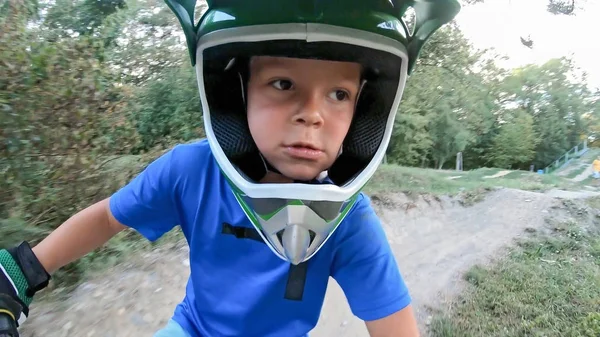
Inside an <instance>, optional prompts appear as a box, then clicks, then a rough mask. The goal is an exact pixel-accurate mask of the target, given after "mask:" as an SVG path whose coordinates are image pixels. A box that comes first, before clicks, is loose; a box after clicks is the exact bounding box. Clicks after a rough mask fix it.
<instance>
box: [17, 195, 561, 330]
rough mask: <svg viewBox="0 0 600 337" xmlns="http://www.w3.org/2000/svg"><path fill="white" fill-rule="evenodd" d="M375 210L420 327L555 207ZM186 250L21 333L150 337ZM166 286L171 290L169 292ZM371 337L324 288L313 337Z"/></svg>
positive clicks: (91, 289)
mask: <svg viewBox="0 0 600 337" xmlns="http://www.w3.org/2000/svg"><path fill="white" fill-rule="evenodd" d="M372 201H373V205H374V207H375V209H376V211H377V213H378V214H379V215H380V217H381V220H382V223H383V226H384V229H385V231H386V233H387V235H388V239H389V242H390V244H391V245H392V248H393V250H394V253H395V255H396V259H397V261H398V263H399V265H400V267H401V270H402V274H403V276H404V278H405V280H406V283H407V285H408V287H409V289H410V291H411V295H412V297H413V300H414V304H415V309H416V311H417V314H418V318H419V320H420V322H421V323H422V324H423V326H424V325H425V323H426V321H427V318H428V315H429V314H428V310H427V307H429V306H437V305H439V304H440V303H442V302H443V301H444V299H445V298H447V297H448V296H452V295H454V294H456V293H457V292H458V291H459V290H460V286H461V281H460V276H461V274H462V273H463V272H464V271H466V270H467V269H468V268H469V267H470V266H472V265H473V264H475V263H480V262H485V261H486V260H488V259H489V258H490V257H492V256H493V255H494V254H496V253H498V250H499V249H500V248H501V247H502V246H504V245H506V244H510V242H511V240H512V238H514V237H517V236H519V235H521V234H522V233H524V229H525V228H527V227H532V228H537V227H540V226H542V225H543V224H544V222H545V218H546V216H547V215H548V213H549V212H550V210H552V209H553V208H556V206H559V204H560V201H559V200H558V199H555V198H553V197H552V196H549V195H544V194H540V193H533V192H525V191H520V190H512V189H500V190H496V191H491V192H489V193H487V194H486V195H485V196H483V200H482V201H480V202H477V203H475V204H474V205H472V206H469V207H465V206H464V204H465V203H464V202H463V200H462V199H461V197H460V196H459V197H456V198H450V197H434V196H427V195H418V196H417V195H412V196H411V195H405V194H397V193H396V194H384V195H373V196H372ZM188 268H189V262H188V260H187V248H186V247H184V246H183V245H179V246H174V247H162V248H161V250H159V251H154V252H152V253H150V254H146V255H144V256H138V257H132V259H131V262H128V263H127V264H123V265H121V266H119V267H118V268H115V269H114V270H112V271H111V272H110V273H104V274H105V275H106V276H105V277H101V278H97V279H94V280H90V281H88V282H86V283H84V284H83V285H82V286H80V287H79V289H78V290H77V291H76V292H75V294H74V295H73V296H72V298H70V299H69V300H68V301H65V302H63V303H59V304H56V303H37V304H36V305H35V306H34V309H33V310H34V311H33V312H34V314H33V316H32V318H30V320H29V321H28V322H27V323H26V324H25V326H24V329H23V332H22V335H23V336H25V337H27V336H46V337H54V336H88V337H92V336H101V337H109V336H123V337H129V336H152V334H153V333H154V332H155V331H156V330H157V329H159V328H160V327H162V326H163V325H164V324H165V322H166V321H167V320H168V318H170V316H171V314H172V312H173V309H174V307H175V305H176V304H177V303H178V302H179V301H180V300H181V299H182V297H183V294H184V289H185V283H186V280H187V276H188V273H189V271H188ZM165 285H170V286H169V287H167V286H165ZM336 335H337V336H344V337H358V336H368V333H367V330H366V328H365V326H364V324H363V323H362V322H361V321H360V320H358V319H357V318H356V317H354V316H353V315H352V313H351V312H350V309H349V307H348V305H347V302H346V299H345V297H344V295H343V292H342V291H341V290H340V288H339V286H338V285H337V283H336V282H335V281H333V279H332V282H330V287H329V289H328V292H327V297H326V299H325V304H324V307H323V311H322V313H321V319H320V321H319V324H318V326H317V328H316V329H315V330H314V331H313V332H312V333H311V336H312V337H321V336H336Z"/></svg>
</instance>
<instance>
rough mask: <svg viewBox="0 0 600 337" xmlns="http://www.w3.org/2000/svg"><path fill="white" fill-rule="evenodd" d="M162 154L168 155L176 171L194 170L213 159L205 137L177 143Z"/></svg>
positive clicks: (204, 165)
mask: <svg viewBox="0 0 600 337" xmlns="http://www.w3.org/2000/svg"><path fill="white" fill-rule="evenodd" d="M163 156H168V157H169V161H170V164H171V166H172V167H173V168H175V169H176V171H178V172H182V171H185V170H187V169H191V170H195V171H196V172H197V171H198V169H202V168H205V167H207V166H208V165H209V164H210V163H211V162H212V159H213V155H212V151H211V149H210V146H209V144H208V140H207V139H206V138H203V139H199V140H196V141H193V142H189V143H183V144H177V145H175V146H174V147H172V148H171V149H170V150H169V151H167V152H166V153H165V154H164V155H163Z"/></svg>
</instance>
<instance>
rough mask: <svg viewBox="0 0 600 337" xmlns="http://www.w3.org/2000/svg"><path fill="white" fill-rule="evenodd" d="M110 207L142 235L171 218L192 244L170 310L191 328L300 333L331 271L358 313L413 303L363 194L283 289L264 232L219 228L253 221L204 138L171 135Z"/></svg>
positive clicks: (369, 314) (312, 317) (153, 233)
mask: <svg viewBox="0 0 600 337" xmlns="http://www.w3.org/2000/svg"><path fill="white" fill-rule="evenodd" d="M110 209H111V211H112V214H113V215H114V216H115V218H116V219H117V220H119V221H120V222H121V223H122V224H124V225H126V226H129V227H132V228H134V229H135V230H137V231H138V232H139V233H141V234H142V235H144V236H145V237H146V238H148V239H149V240H152V241H154V240H156V239H158V238H159V237H160V236H161V235H163V234H164V233H166V232H168V231H169V230H171V229H172V228H173V227H174V226H177V225H179V226H181V229H182V231H183V233H184V235H185V237H186V239H187V241H188V244H189V246H190V268H191V273H190V278H189V280H188V283H187V288H186V295H185V298H184V299H183V301H182V302H181V303H180V304H179V305H178V306H177V308H176V309H175V313H174V316H173V319H174V320H175V321H177V322H178V323H179V324H180V325H181V326H182V327H183V328H184V329H185V330H186V331H188V332H189V333H190V334H191V335H192V336H203V337H213V336H257V337H258V336H260V337H268V336H285V337H300V336H306V335H307V334H308V332H309V331H310V330H312V329H313V328H314V327H315V326H316V324H317V321H318V319H319V315H320V311H321V308H322V305H323V300H324V297H325V290H326V288H327V283H328V280H329V277H330V276H332V277H333V278H335V279H336V281H337V282H338V283H339V285H340V286H341V288H342V290H343V291H344V293H345V295H346V298H347V299H348V303H349V304H350V308H351V310H352V312H353V313H354V315H356V316H357V317H358V318H360V319H362V320H375V319H379V318H383V317H386V316H388V315H390V314H392V313H394V312H396V311H398V310H400V309H403V308H404V307H406V306H407V305H408V304H409V303H410V296H409V294H408V290H407V288H406V286H405V284H404V281H403V279H402V277H401V275H400V272H399V269H398V266H397V263H396V260H395V258H394V256H393V255H392V252H391V249H390V246H389V244H388V241H387V239H386V237H385V235H384V232H383V229H382V227H381V224H380V222H379V219H378V217H377V216H376V214H375V212H374V210H373V209H372V208H371V206H370V202H369V199H368V198H367V196H365V195H363V194H361V195H360V196H359V198H358V202H357V203H356V204H355V205H354V207H353V209H352V210H351V211H350V212H349V214H348V215H347V216H346V218H345V219H344V221H343V222H342V223H341V224H340V226H339V227H338V229H337V230H336V232H335V233H334V234H333V235H332V237H331V238H330V239H329V240H328V241H327V242H326V243H325V245H324V246H323V247H322V248H321V250H320V251H319V252H318V253H317V254H315V255H314V256H313V257H312V258H311V259H310V260H309V261H308V267H307V275H306V284H305V289H304V294H303V298H302V300H300V301H296V300H288V299H285V298H284V294H285V289H286V284H287V281H288V271H289V267H290V264H289V263H286V262H285V261H283V260H281V259H280V258H278V257H277V256H276V255H275V254H273V252H271V250H270V249H269V248H268V247H267V245H266V244H264V243H263V242H259V241H256V240H250V239H238V238H237V237H236V236H234V235H229V234H223V233H222V227H223V223H227V224H230V225H232V226H241V227H247V228H253V227H252V224H251V223H250V221H249V220H248V218H247V217H246V215H245V214H244V212H243V211H242V209H241V207H240V206H239V205H238V203H237V201H236V199H235V197H234V195H233V193H232V191H231V189H230V187H229V185H228V183H227V181H226V180H225V177H224V176H223V175H222V173H221V171H220V170H219V167H218V166H217V162H216V160H215V159H214V157H213V155H212V152H211V150H210V147H209V145H208V142H207V141H206V140H202V141H199V142H196V143H192V144H184V145H178V146H176V147H174V148H173V149H172V150H170V151H169V152H167V153H166V154H164V155H163V156H161V157H160V158H158V159H157V160H156V161H154V162H152V163H151V164H150V165H148V167H147V168H146V169H145V170H144V171H143V172H142V173H141V174H140V175H138V176H137V177H136V178H135V179H133V180H132V181H131V182H130V183H129V184H128V185H126V186H125V187H123V188H122V189H121V190H119V191H118V192H117V193H115V194H114V195H113V196H112V197H111V199H110Z"/></svg>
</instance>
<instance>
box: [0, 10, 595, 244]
mask: <svg viewBox="0 0 600 337" xmlns="http://www.w3.org/2000/svg"><path fill="white" fill-rule="evenodd" d="M554 3H558V2H556V1H554ZM204 8H205V5H204V4H202V3H199V5H198V8H197V10H198V12H201V11H202V10H204ZM498 57H501V56H498V55H495V54H494V52H493V50H478V49H475V48H474V47H473V46H471V45H470V44H469V41H468V40H467V39H466V38H465V37H464V35H463V34H462V33H461V31H460V29H459V28H458V26H457V25H456V24H455V23H452V24H449V25H447V26H446V27H444V28H443V29H441V30H440V31H438V32H437V33H436V34H435V35H434V36H433V37H432V39H431V41H430V42H429V43H428V44H427V45H426V46H425V48H424V50H423V51H422V53H421V58H420V60H419V61H418V64H417V66H416V70H415V71H414V73H413V74H412V75H411V77H410V78H409V80H408V83H407V87H406V90H405V93H404V95H403V100H402V102H401V104H400V108H399V114H398V117H397V120H396V122H395V126H394V131H393V136H392V140H391V142H390V146H389V149H388V152H387V158H388V162H391V163H395V164H399V165H409V166H418V167H429V168H450V167H452V166H453V163H452V161H453V159H454V158H455V156H456V154H457V153H458V152H462V153H463V158H464V168H465V169H474V168H478V167H483V166H495V167H502V168H513V169H518V168H522V169H528V168H529V166H530V165H531V164H534V165H535V166H536V167H538V168H541V167H543V166H545V165H547V164H549V163H551V162H552V161H553V160H554V159H556V158H557V157H558V156H560V155H562V153H564V152H565V151H567V150H568V149H569V148H571V147H572V146H574V145H575V144H577V143H578V142H580V141H581V140H582V139H584V138H585V137H592V139H594V137H597V135H598V132H599V131H600V129H599V127H598V126H599V125H600V123H599V122H598V115H599V113H600V103H599V102H600V100H599V98H600V95H599V93H598V91H597V90H596V89H592V88H590V87H588V86H587V85H586V79H585V74H583V73H582V72H581V71H579V70H578V69H577V68H576V67H575V66H574V64H573V62H572V61H571V60H569V59H566V58H562V59H554V60H550V61H548V62H547V63H545V64H542V65H528V66H525V67H522V68H519V69H510V70H507V69H501V68H499V67H498V66H497V65H496V64H495V62H494V60H495V59H496V58H498ZM201 114H202V112H201V108H200V100H199V96H198V92H197V88H196V82H195V74H194V71H193V69H192V68H191V67H190V64H189V60H188V56H187V52H186V50H185V42H184V38H183V35H182V34H181V31H180V28H179V25H178V23H177V22H176V19H175V17H174V16H173V15H172V13H171V12H170V11H169V10H168V8H167V7H166V5H165V4H164V2H163V1H162V0H105V1H96V0H77V1H72V0H52V1H50V0H10V1H0V174H1V177H0V178H1V179H0V222H1V223H0V228H2V229H1V230H2V231H3V233H2V234H3V235H0V246H3V245H6V244H8V242H14V241H16V240H20V239H23V238H25V237H27V238H28V239H31V237H32V236H34V237H35V236H37V237H40V236H41V235H43V234H44V233H46V232H47V231H48V230H50V229H51V228H54V227H55V226H56V225H58V224H60V223H61V222H62V221H64V220H65V219H66V218H67V217H69V216H70V215H72V214H73V213H74V212H76V211H77V210H79V209H81V208H82V207H85V206H87V205H89V204H90V203H92V202H93V201H96V200H99V199H100V198H104V197H106V196H108V195H109V193H111V192H113V191H114V190H115V189H116V188H118V187H119V186H120V185H121V184H122V183H124V182H125V181H126V179H127V177H130V176H131V175H133V174H135V172H136V169H137V168H136V167H135V166H132V167H131V172H130V175H125V176H123V177H122V180H119V179H115V177H114V176H113V175H111V174H107V173H106V172H105V171H104V169H105V168H106V167H107V166H109V165H110V163H109V162H110V161H112V160H114V159H115V156H126V155H139V154H142V155H147V156H149V157H148V158H151V157H153V156H156V155H157V154H158V153H160V151H164V150H165V149H167V148H169V147H170V146H172V145H174V144H176V143H178V142H184V141H189V140H192V139H196V138H200V137H203V136H204V133H203V128H202V118H201ZM25 224H29V225H27V226H26V225H25Z"/></svg>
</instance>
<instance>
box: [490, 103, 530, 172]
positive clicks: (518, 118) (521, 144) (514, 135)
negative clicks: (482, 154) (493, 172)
mask: <svg viewBox="0 0 600 337" xmlns="http://www.w3.org/2000/svg"><path fill="white" fill-rule="evenodd" d="M539 141H540V140H539V138H538V136H537V134H536V132H535V130H534V125H533V118H532V117H531V115H529V114H528V113H526V112H524V111H521V110H516V111H514V112H513V114H512V116H511V118H510V120H507V121H506V123H504V124H503V125H502V126H500V128H499V132H498V134H497V135H496V136H495V137H494V139H493V141H492V146H491V147H490V152H489V153H488V155H487V157H488V160H489V161H490V162H491V163H492V165H493V166H494V167H501V168H524V167H527V166H529V164H530V162H531V160H532V159H533V158H534V157H535V149H536V146H537V144H538V142H539Z"/></svg>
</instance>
